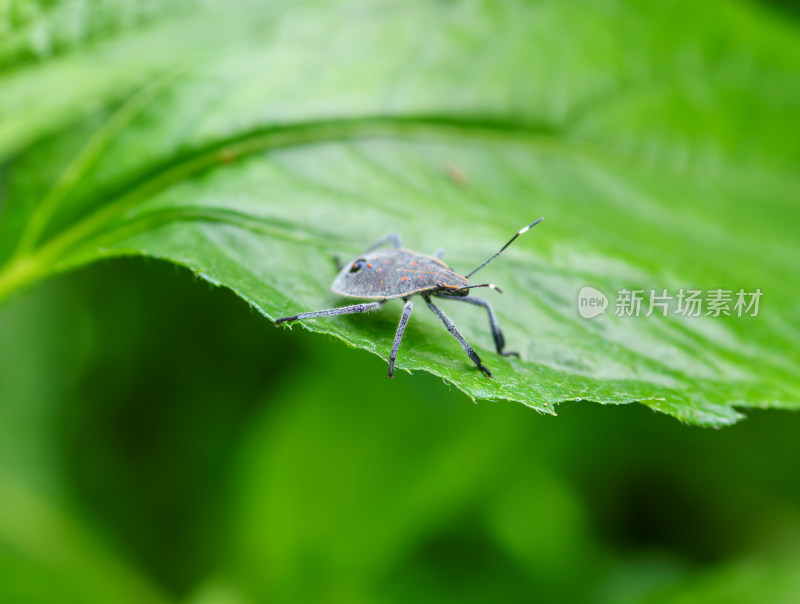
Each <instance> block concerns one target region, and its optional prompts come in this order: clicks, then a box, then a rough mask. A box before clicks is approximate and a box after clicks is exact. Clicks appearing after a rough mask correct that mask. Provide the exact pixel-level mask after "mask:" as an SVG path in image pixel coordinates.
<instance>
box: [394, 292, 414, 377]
mask: <svg viewBox="0 0 800 604" xmlns="http://www.w3.org/2000/svg"><path fill="white" fill-rule="evenodd" d="M413 308H414V303H413V302H412V301H411V300H406V305H405V306H404V307H403V315H402V316H401V317H400V323H398V324H397V332H396V333H395V334H394V344H392V352H391V354H390V355H389V377H392V375H393V374H394V360H395V359H396V358H397V349H398V348H400V340H402V339H403V332H405V330H406V325H407V324H408V318H409V317H410V316H411V311H412V310H413Z"/></svg>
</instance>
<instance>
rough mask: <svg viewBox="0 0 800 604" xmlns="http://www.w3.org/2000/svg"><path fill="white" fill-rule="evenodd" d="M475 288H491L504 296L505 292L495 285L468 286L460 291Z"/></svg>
mask: <svg viewBox="0 0 800 604" xmlns="http://www.w3.org/2000/svg"><path fill="white" fill-rule="evenodd" d="M473 287H491V288H492V289H493V290H495V291H496V292H497V293H498V294H502V293H503V290H501V289H500V288H499V287H497V286H496V285H495V284H494V283H481V284H480V285H467V286H466V287H459V288H458V289H472V288H473Z"/></svg>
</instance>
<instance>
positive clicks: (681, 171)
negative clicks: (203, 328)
mask: <svg viewBox="0 0 800 604" xmlns="http://www.w3.org/2000/svg"><path fill="white" fill-rule="evenodd" d="M12 4H14V3H12ZM18 4H20V5H21V4H22V3H18ZM117 4H118V5H119V6H120V7H124V6H126V5H127V4H128V3H127V2H121V1H115V2H110V3H109V2H106V3H104V6H105V8H104V9H103V10H102V11H101V12H99V13H93V12H92V11H86V10H83V9H82V8H81V7H83V3H82V2H77V1H75V2H64V3H59V6H58V8H53V7H51V8H41V9H40V13H37V12H36V11H33V13H23V12H20V14H34V15H36V16H35V17H31V18H17V19H13V18H12V19H8V18H7V20H6V22H5V23H3V24H2V25H3V27H5V28H6V29H13V32H14V35H13V36H10V37H8V38H4V42H3V43H2V44H0V67H1V68H2V71H0V90H2V91H3V94H2V95H0V162H2V163H0V165H3V166H4V169H3V172H2V173H0V187H1V188H0V199H1V200H2V201H1V202H0V203H2V210H3V213H2V220H1V221H0V299H3V298H5V297H7V296H9V295H10V294H12V293H13V292H14V291H16V290H18V289H20V288H22V287H24V286H25V285H28V284H30V283H33V282H35V281H36V280H39V279H42V278H44V277H46V276H49V275H52V274H54V273H57V272H61V271H65V270H68V269H71V268H74V267H77V266H80V265H83V264H86V263H89V262H93V261H96V260H97V259H99V258H107V257H114V256H121V255H140V254H141V255H147V256H153V257H158V258H164V259H168V260H171V261H172V262H175V263H178V264H181V265H185V266H187V267H189V268H190V269H191V270H193V271H195V272H196V273H197V274H199V275H201V276H202V277H203V278H205V279H207V280H208V281H210V282H212V283H215V284H219V285H222V286H225V287H228V288H230V289H231V290H233V291H234V292H236V293H237V294H238V295H239V296H241V297H242V298H243V299H245V300H246V301H248V302H249V303H250V304H252V305H253V306H254V307H256V308H257V309H258V310H259V311H260V312H262V313H263V314H265V315H266V316H268V317H270V318H275V317H277V316H281V315H285V314H290V313H294V312H298V311H303V310H314V309H318V308H325V307H329V306H335V305H340V304H343V302H342V301H341V300H339V299H337V298H336V297H335V296H334V295H333V294H332V293H331V292H330V290H329V283H330V281H331V280H332V277H333V270H332V262H331V259H330V256H331V255H332V254H338V255H342V256H347V255H350V254H357V253H358V252H359V251H360V250H361V249H363V248H364V247H365V246H367V245H368V244H370V243H372V242H373V241H374V240H376V239H377V238H378V237H380V236H381V235H383V234H385V233H387V232H391V231H395V232H398V233H400V234H401V235H402V236H403V237H404V240H405V243H406V245H407V246H408V247H410V248H411V249H417V250H419V251H421V252H432V251H433V250H434V249H436V248H438V247H440V246H441V247H444V248H445V249H446V256H445V259H446V260H447V261H448V262H449V263H450V264H451V266H453V267H454V269H455V270H457V271H459V272H465V271H467V270H469V269H470V268H472V267H474V266H476V265H477V264H478V263H480V262H481V261H482V260H483V259H484V258H485V257H487V256H488V255H489V254H491V253H492V252H494V251H495V250H496V249H497V247H498V246H499V245H500V244H502V243H503V242H504V241H505V240H506V239H507V238H508V237H509V236H510V235H511V234H512V233H513V232H514V231H516V230H517V229H518V228H519V227H521V226H522V225H524V224H526V223H527V222H530V221H531V220H533V219H535V218H537V217H539V216H540V215H544V216H546V217H547V221H546V222H545V223H543V224H542V225H541V226H539V227H537V228H536V230H535V231H534V232H531V233H530V234H528V235H526V236H525V238H524V239H523V240H520V241H519V243H518V244H515V247H514V248H512V249H510V250H509V252H508V253H507V255H504V257H503V258H502V260H498V261H497V262H495V263H493V264H492V265H491V266H490V267H487V268H486V269H485V271H484V272H482V273H481V278H482V279H483V278H485V279H487V280H491V281H492V282H496V283H498V284H499V285H500V286H501V287H503V289H504V290H505V291H506V292H507V293H506V295H505V296H504V297H502V298H500V297H493V298H492V302H493V304H494V305H495V307H496V310H497V313H498V316H499V318H500V320H501V322H502V324H503V325H504V329H505V333H506V339H507V340H508V342H509V347H510V348H511V349H516V350H519V351H520V352H521V353H522V359H521V360H516V359H506V358H500V357H498V356H497V355H495V354H494V351H493V347H492V346H491V338H490V337H489V334H488V329H487V325H486V317H485V313H483V312H480V311H478V309H472V308H461V307H458V308H455V306H457V305H452V306H453V307H454V308H452V310H451V308H450V306H449V305H448V302H446V301H443V302H442V306H443V307H446V311H447V312H448V313H449V314H450V313H451V314H452V316H453V317H454V320H455V322H456V324H457V325H458V326H459V328H460V330H461V331H462V333H464V334H465V336H466V337H467V339H468V340H469V341H470V342H472V343H473V345H474V346H475V347H476V349H477V350H478V352H479V354H480V355H481V356H482V358H484V361H485V362H486V364H487V365H488V366H489V367H490V368H491V369H492V370H493V372H494V379H493V380H487V379H486V378H484V377H483V376H482V375H481V374H480V373H479V372H477V371H476V370H475V368H474V367H473V366H471V364H470V363H469V361H468V360H467V359H466V358H464V355H463V353H462V351H461V350H460V348H459V347H458V344H457V343H456V342H455V341H453V340H452V338H450V337H449V336H448V334H447V333H446V332H445V331H444V330H443V329H442V327H441V325H439V324H437V322H436V320H435V318H433V317H431V316H428V313H427V310H426V309H424V308H420V306H421V305H419V304H418V305H417V307H418V309H419V310H417V311H416V313H415V315H414V316H413V317H412V320H411V324H410V327H409V330H408V332H407V335H406V337H405V339H404V342H403V346H402V348H401V352H400V359H399V360H398V365H399V367H401V368H404V369H408V370H425V371H429V372H431V373H433V374H435V375H438V376H440V377H442V378H443V379H445V380H446V381H447V382H449V383H452V384H454V385H455V386H457V387H458V388H459V389H461V390H462V391H464V392H465V393H467V394H468V395H469V396H471V397H473V398H476V399H477V398H479V399H492V400H495V399H504V400H513V401H519V402H522V403H524V404H526V405H529V406H531V407H534V408H536V409H538V410H540V411H546V412H553V405H554V404H555V403H558V402H561V401H564V400H573V399H589V400H595V401H600V402H604V403H626V402H632V401H641V402H644V403H645V404H647V405H648V406H650V407H652V408H654V409H657V410H659V411H663V412H667V413H670V414H672V415H674V416H675V417H678V418H680V419H682V420H685V421H688V422H693V423H699V424H710V425H719V424H725V423H731V422H733V421H735V420H736V419H737V418H738V417H739V414H738V412H737V411H736V407H756V406H757V407H787V408H797V406H798V404H800V385H798V382H797V376H796V364H797V360H798V359H797V350H798V349H800V333H798V330H797V325H798V320H799V319H800V306H798V304H797V302H796V297H795V293H794V291H793V288H792V284H791V282H790V281H791V280H790V279H788V276H789V275H791V274H793V273H794V272H795V271H796V262H797V257H798V253H797V242H796V232H795V227H796V224H797V221H798V218H800V207H798V204H797V203H796V195H797V190H798V186H800V177H798V174H797V171H796V170H795V169H794V168H793V166H795V165H796V163H797V160H798V159H800V136H797V135H796V134H797V132H796V131H794V132H793V129H795V130H796V126H794V124H797V123H798V119H797V118H798V117H800V80H798V79H797V77H796V74H797V72H798V70H800V45H798V44H797V35H798V31H797V30H798V27H797V24H796V23H786V22H782V21H780V20H778V19H777V18H776V17H775V16H774V15H773V14H771V13H769V12H768V11H766V10H764V9H762V8H759V7H757V6H753V5H750V4H748V3H736V2H733V3H732V2H722V1H712V2H708V3H703V4H702V5H697V3H693V2H688V1H685V2H677V3H669V5H668V6H667V5H662V4H660V3H650V4H647V3H630V4H626V3H620V2H617V1H611V0H608V1H606V2H586V3H559V2H540V3H529V2H523V1H521V0H520V1H517V2H508V3H502V4H501V3H490V2H484V3H480V2H422V1H419V2H407V1H403V2H387V3H382V4H380V5H374V4H372V3H359V2H338V1H320V2H312V3H304V4H295V3H282V2H272V3H264V2H261V3H256V2H248V1H246V0H239V1H237V2H200V3H197V4H194V3H191V2H176V3H174V4H170V5H167V7H166V8H158V7H156V6H155V5H153V7H152V8H143V9H142V10H141V11H134V10H132V9H129V10H122V8H121V10H120V12H119V13H118V14H119V15H131V16H130V17H129V18H127V19H125V18H122V17H120V18H119V20H118V21H117V20H116V19H117V18H116V17H111V16H110V15H112V14H114V11H113V10H109V9H108V5H117ZM37 6H38V5H37ZM148 7H149V5H148ZM9 14H14V13H13V12H12V13H9ZM69 28H71V29H69ZM64 31H71V32H75V33H74V34H73V35H65V34H63V33H60V32H64ZM586 285H589V286H593V287H596V288H598V289H599V290H601V291H603V292H605V293H606V294H608V295H609V296H612V297H613V293H614V292H616V291H617V290H619V289H622V288H628V289H644V290H649V289H651V288H652V289H656V290H658V291H660V290H661V289H663V288H666V289H668V290H669V291H671V292H677V290H678V289H680V288H692V289H694V288H696V289H701V290H712V289H717V288H722V289H729V290H733V291H734V292H735V291H738V290H739V289H740V288H742V289H744V290H746V291H755V290H756V289H757V288H759V289H760V290H761V291H762V292H763V293H764V296H763V299H762V301H761V309H760V313H759V315H758V316H757V317H741V318H739V317H719V318H714V317H708V318H699V319H681V318H677V317H672V316H670V317H660V316H653V317H649V318H647V319H644V318H640V319H638V320H637V319H633V318H618V317H614V316H603V317H598V318H596V319H594V320H591V321H590V320H586V319H582V318H580V316H579V315H578V313H577V309H576V299H577V293H578V291H579V290H580V289H581V287H583V286H586ZM612 303H613V302H612ZM387 306H388V308H387V309H386V310H384V311H382V313H381V314H380V315H372V316H361V317H350V318H337V319H321V320H316V321H309V322H307V323H305V324H304V327H305V328H307V329H311V330H313V331H318V332H322V333H329V334H333V335H335V336H337V337H338V338H340V339H341V340H343V341H344V342H346V343H347V344H349V345H351V346H357V347H361V348H364V349H366V350H369V351H371V352H373V353H375V354H378V355H380V356H382V357H384V358H385V357H386V356H387V355H388V351H389V348H390V345H391V339H392V336H393V334H394V327H395V322H396V319H397V316H398V314H399V306H397V305H395V304H390V305H387ZM610 314H611V313H610V312H609V313H607V315H610ZM401 379H402V377H401Z"/></svg>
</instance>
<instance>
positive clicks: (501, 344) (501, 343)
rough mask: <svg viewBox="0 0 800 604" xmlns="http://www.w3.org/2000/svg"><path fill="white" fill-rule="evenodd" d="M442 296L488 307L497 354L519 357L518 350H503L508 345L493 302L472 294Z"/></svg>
mask: <svg viewBox="0 0 800 604" xmlns="http://www.w3.org/2000/svg"><path fill="white" fill-rule="evenodd" d="M439 297H440V298H447V299H449V300H458V301H459V302H466V303H467V304H474V305H475V306H483V308H485V309H486V312H487V313H488V314H489V327H490V329H491V330H492V336H494V345H495V346H496V347H497V354H501V355H503V356H504V357H509V356H515V357H518V356H519V353H518V352H513V351H510V350H509V351H508V352H503V348H505V345H506V339H505V338H504V337H503V332H502V331H500V323H498V321H497V315H495V314H494V309H493V308H492V306H491V304H489V303H488V302H487V301H486V300H483V299H481V298H473V297H472V296H464V297H460V296H439Z"/></svg>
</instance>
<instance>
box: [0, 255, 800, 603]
mask: <svg viewBox="0 0 800 604" xmlns="http://www.w3.org/2000/svg"><path fill="white" fill-rule="evenodd" d="M0 329H1V330H2V333H3V334H4V336H5V337H4V338H3V340H2V343H0V371H1V372H2V374H1V375H0V378H2V379H0V400H2V401H3V402H4V404H3V405H2V407H0V414H1V415H0V425H2V426H3V434H4V438H3V439H2V442H0V446H2V449H0V452H2V455H0V492H2V497H0V510H1V511H2V513H0V576H2V578H3V580H2V581H0V601H3V602H50V601H64V600H65V599H67V600H69V601H75V602H108V601H115V602H124V601H131V602H134V601H135V602H161V601H187V602H201V603H208V602H219V603H226V602H263V601H278V602H407V601H409V600H414V601H422V602H442V601H458V602H485V601H509V602H517V601H518V602H529V601H539V600H548V601H575V602H578V601H583V602H603V603H605V602H608V603H611V602H614V603H620V602H644V601H647V602H668V601H669V602H673V601H686V602H709V601H710V602H714V601H720V602H723V601H725V602H763V601H770V602H787V603H788V602H792V601H794V600H796V597H797V594H798V593H800V584H798V576H797V573H796V568H797V562H798V561H799V560H800V548H798V544H799V543H800V541H799V539H800V483H798V481H797V480H796V467H797V465H798V464H799V463H800V446H798V444H797V439H796V434H797V431H798V429H800V417H799V416H797V415H794V414H792V415H789V414H787V413H786V412H778V411H772V412H754V413H753V414H752V416H751V417H750V418H749V419H748V421H746V422H743V423H741V424H739V425H736V426H734V427H732V428H727V429H725V430H722V431H708V430H704V429H700V428H687V427H686V426H682V425H680V424H679V423H677V422H675V421H674V420H672V419H670V418H668V417H665V416H661V415H659V414H654V413H652V412H651V411H648V410H647V409H646V408H645V407H638V406H637V407H603V406H600V405H593V404H589V403H573V404H567V405H562V406H561V407H560V410H559V416H558V417H557V418H552V417H540V416H538V415H536V414H531V413H530V412H529V411H527V410H526V409H524V408H523V407H517V406H508V405H502V404H500V403H481V404H478V405H473V404H472V403H470V401H469V400H468V399H467V398H466V397H464V396H463V394H461V393H459V392H458V391H457V390H454V389H450V388H448V387H447V386H445V385H443V384H442V383H441V382H440V381H439V380H438V379H436V378H434V377H432V376H426V375H424V374H421V375H415V376H413V377H408V376H400V377H399V378H397V379H395V380H387V379H386V378H385V375H384V369H385V366H384V364H383V362H382V361H380V360H378V359H376V358H375V357H373V356H371V355H369V354H367V353H364V352H361V351H347V353H346V354H342V353H341V349H340V346H341V345H340V344H338V343H336V342H334V341H327V340H326V339H325V338H320V337H319V336H314V335H311V334H307V333H302V332H300V331H295V332H292V333H288V332H284V331H283V330H279V329H275V328H274V327H272V326H271V325H270V324H269V323H268V322H266V321H264V320H263V319H262V318H261V317H260V316H259V315H258V314H257V313H255V312H253V311H252V310H248V308H247V307H246V305H243V304H241V302H240V301H239V300H238V299H237V298H236V297H235V296H233V295H231V294H230V293H227V292H225V291H224V290H220V289H210V288H209V287H208V286H207V285H205V284H204V283H203V282H202V281H199V280H197V279H194V278H192V277H190V276H189V275H188V273H187V272H186V271H183V270H178V269H175V268H173V267H171V266H169V265H166V264H162V263H157V262H142V261H131V260H124V261H123V260H118V261H114V262H111V263H103V264H101V265H97V266H95V267H94V268H92V269H90V270H82V271H80V272H79V273H76V274H73V275H72V276H71V277H70V278H68V279H67V278H61V279H57V280H55V281H51V282H49V283H47V284H45V285H43V286H42V287H40V288H37V289H36V290H34V291H33V292H31V293H30V294H29V295H27V296H25V297H24V298H20V299H19V300H17V301H16V302H15V303H13V304H11V305H10V306H9V308H7V310H6V312H4V313H3V314H2V315H0ZM31 333H36V334H37V337H36V338H35V339H31V338H30V337H29V334H31ZM576 577H577V578H579V580H578V579H576ZM63 594H68V596H69V597H62V595H63ZM109 594H114V595H113V597H111V596H109Z"/></svg>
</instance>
